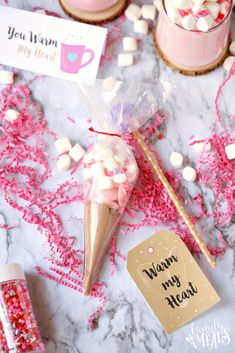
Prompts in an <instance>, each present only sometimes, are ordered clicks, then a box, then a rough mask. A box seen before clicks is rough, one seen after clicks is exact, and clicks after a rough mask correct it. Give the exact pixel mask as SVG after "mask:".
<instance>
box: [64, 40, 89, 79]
mask: <svg viewBox="0 0 235 353" xmlns="http://www.w3.org/2000/svg"><path fill="white" fill-rule="evenodd" d="M94 57H95V53H94V51H93V50H92V49H90V48H86V46H85V45H74V44H73V45H72V44H65V43H61V67H60V69H61V71H64V72H68V73H71V74H77V73H78V72H79V71H80V70H81V69H82V68H84V67H85V66H87V65H89V64H90V63H91V62H92V61H93V59H94Z"/></svg>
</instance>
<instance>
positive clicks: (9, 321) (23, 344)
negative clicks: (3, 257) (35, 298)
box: [0, 263, 44, 353]
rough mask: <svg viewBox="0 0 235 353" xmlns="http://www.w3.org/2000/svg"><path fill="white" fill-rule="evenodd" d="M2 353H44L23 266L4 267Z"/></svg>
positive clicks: (0, 283) (0, 271)
mask: <svg viewBox="0 0 235 353" xmlns="http://www.w3.org/2000/svg"><path fill="white" fill-rule="evenodd" d="M0 348H1V353H8V352H10V353H23V352H42V351H44V345H43V343H42V339H41V335H40V332H39V329H38V326H37V323H36V320H35V317H34V314H33V309H32V303H31V300H30V297H29V292H28V289H27V284H26V279H25V275H24V272H23V270H22V267H21V266H20V265H19V264H14V263H12V264H7V265H2V266H0Z"/></svg>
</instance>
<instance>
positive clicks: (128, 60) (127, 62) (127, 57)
mask: <svg viewBox="0 0 235 353" xmlns="http://www.w3.org/2000/svg"><path fill="white" fill-rule="evenodd" d="M133 61H134V59H133V55H132V54H131V53H121V54H119V55H118V66H119V67H123V66H131V65H133Z"/></svg>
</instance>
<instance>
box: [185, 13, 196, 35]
mask: <svg viewBox="0 0 235 353" xmlns="http://www.w3.org/2000/svg"><path fill="white" fill-rule="evenodd" d="M181 25H182V27H183V28H184V29H187V30H188V31H192V30H193V29H194V28H195V25H196V20H195V18H194V17H193V15H188V16H185V17H183V19H182V22H181Z"/></svg>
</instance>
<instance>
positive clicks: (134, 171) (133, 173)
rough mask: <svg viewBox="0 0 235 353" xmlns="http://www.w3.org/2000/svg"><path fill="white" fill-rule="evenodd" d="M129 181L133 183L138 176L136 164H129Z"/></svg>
mask: <svg viewBox="0 0 235 353" xmlns="http://www.w3.org/2000/svg"><path fill="white" fill-rule="evenodd" d="M127 173H128V181H129V182H130V183H133V182H134V181H135V179H136V177H137V173H138V170H137V168H136V165H135V164H129V165H128V166H127Z"/></svg>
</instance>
